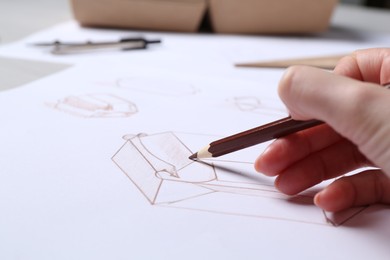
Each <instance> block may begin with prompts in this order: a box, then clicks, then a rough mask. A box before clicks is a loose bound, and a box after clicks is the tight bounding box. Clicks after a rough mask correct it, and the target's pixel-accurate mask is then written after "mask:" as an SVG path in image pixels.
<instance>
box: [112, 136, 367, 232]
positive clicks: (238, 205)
mask: <svg viewBox="0 0 390 260" xmlns="http://www.w3.org/2000/svg"><path fill="white" fill-rule="evenodd" d="M181 135H183V134H181ZM124 139H125V140H126V142H125V144H124V145H123V146H122V147H121V148H120V149H119V150H118V151H117V152H116V154H115V155H114V156H113V157H112V160H113V161H114V162H115V164H116V165H117V166H118V167H119V168H120V169H121V170H122V171H123V172H124V173H125V174H126V175H127V176H128V177H129V179H130V180H131V181H132V182H133V184H134V185H135V186H136V187H137V189H138V190H139V191H140V192H141V193H142V195H143V196H144V197H145V198H146V199H147V201H149V203H150V204H151V205H155V206H165V207H173V208H180V209H191V210H198V211H205V212H213V213H220V214H229V215H237V216H247V217H257V218H270V219H276V220H285V221H296V222H303V223H311V224H327V223H331V224H333V225H340V224H342V223H344V222H345V221H347V220H348V219H350V218H352V217H353V216H355V215H356V214H358V213H359V212H360V211H362V210H363V209H362V208H359V209H353V210H350V211H348V212H344V213H342V214H338V215H330V214H328V213H326V212H323V211H322V210H320V209H318V208H317V207H315V206H314V204H313V195H312V194H302V195H298V196H296V197H293V198H291V197H287V196H285V195H283V194H281V193H279V192H278V191H277V190H275V188H274V187H273V185H272V184H271V183H267V182H266V181H261V180H260V179H256V178H255V177H248V176H249V175H250V174H248V172H251V171H253V170H252V169H253V165H252V164H249V163H244V162H239V161H237V162H235V161H217V160H214V161H212V162H210V163H201V162H194V161H192V160H189V159H188V157H189V156H190V155H191V154H192V153H193V151H191V149H189V148H188V146H187V145H186V144H185V143H184V142H183V141H182V140H181V138H180V137H179V136H178V134H175V133H173V132H165V133H158V134H153V135H147V134H138V135H128V136H125V137H124ZM254 179H256V180H254Z"/></svg>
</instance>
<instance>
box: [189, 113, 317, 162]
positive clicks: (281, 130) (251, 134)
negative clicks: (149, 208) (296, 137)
mask: <svg viewBox="0 0 390 260" xmlns="http://www.w3.org/2000/svg"><path fill="white" fill-rule="evenodd" d="M319 124H322V122H321V121H318V120H309V121H299V120H294V119H292V118H291V117H285V118H282V119H279V120H277V121H274V122H271V123H268V124H265V125H262V126H259V127H255V128H253V129H250V130H246V131H244V132H241V133H238V134H235V135H232V136H228V137H225V138H222V139H220V140H217V141H214V142H212V143H210V144H209V145H208V146H206V147H204V148H203V149H201V150H199V151H198V152H197V153H194V154H193V155H191V156H190V157H189V159H192V160H194V159H201V158H211V157H219V156H221V155H225V154H228V153H232V152H235V151H238V150H241V149H244V148H247V147H250V146H253V145H256V144H260V143H263V142H266V141H269V140H272V139H275V138H279V137H282V136H286V135H289V134H292V133H295V132H298V131H301V130H304V129H307V128H310V127H314V126H316V125H319Z"/></svg>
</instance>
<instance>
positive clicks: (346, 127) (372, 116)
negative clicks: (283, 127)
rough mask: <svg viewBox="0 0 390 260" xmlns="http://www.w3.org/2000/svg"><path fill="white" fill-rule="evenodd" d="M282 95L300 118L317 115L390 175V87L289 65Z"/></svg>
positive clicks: (284, 77) (281, 89) (290, 108)
mask: <svg viewBox="0 0 390 260" xmlns="http://www.w3.org/2000/svg"><path fill="white" fill-rule="evenodd" d="M279 95H280V97H281V99H282V100H283V102H284V103H285V104H286V106H287V108H288V109H289V111H290V113H291V116H292V117H293V118H294V119H298V120H308V119H318V120H321V121H324V122H325V123H327V124H328V125H330V126H331V127H332V128H333V129H334V130H335V131H336V132H338V133H339V134H341V135H342V136H344V137H345V138H347V139H349V140H350V141H352V142H353V143H354V144H355V145H356V146H357V147H358V148H359V150H360V151H361V152H362V153H363V154H364V155H365V156H366V157H367V158H368V159H369V160H371V161H372V162H373V163H374V164H375V165H376V166H378V167H381V168H382V169H383V171H384V172H385V173H387V175H390V121H389V118H390V91H389V90H386V89H385V88H381V87H379V85H376V84H372V83H366V82H361V81H357V80H354V79H351V78H347V77H344V76H339V75H335V74H333V73H330V72H327V71H324V70H320V69H316V68H312V67H305V66H294V67H291V68H289V69H288V70H287V71H286V73H285V75H284V76H283V77H282V79H281V81H280V84H279Z"/></svg>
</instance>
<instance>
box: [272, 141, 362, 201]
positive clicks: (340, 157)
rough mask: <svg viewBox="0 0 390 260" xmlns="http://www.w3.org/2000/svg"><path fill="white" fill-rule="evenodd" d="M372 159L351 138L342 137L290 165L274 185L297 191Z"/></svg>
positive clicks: (286, 192)
mask: <svg viewBox="0 0 390 260" xmlns="http://www.w3.org/2000/svg"><path fill="white" fill-rule="evenodd" d="M368 165H369V161H367V159H366V158H365V156H363V155H362V154H361V153H360V152H359V151H358V150H357V149H356V147H355V146H354V145H353V144H352V143H350V142H349V141H347V140H345V139H343V140H342V141H340V142H338V143H336V144H334V145H331V146H329V147H327V148H325V149H323V150H321V151H318V152H315V153H313V154H310V155H309V156H307V157H306V158H304V159H302V160H300V161H298V162H296V163H295V164H293V165H290V166H289V167H288V168H286V169H285V170H283V171H282V172H280V174H279V175H278V177H277V178H276V180H275V186H276V188H277V189H278V190H280V191H281V192H283V193H285V194H288V195H294V194H297V193H299V192H301V191H303V190H305V189H307V188H310V187H312V186H314V185H316V184H318V183H320V182H322V181H323V180H328V179H331V178H334V177H336V176H340V175H343V174H345V173H347V172H350V171H352V170H355V169H358V168H361V167H363V166H368Z"/></svg>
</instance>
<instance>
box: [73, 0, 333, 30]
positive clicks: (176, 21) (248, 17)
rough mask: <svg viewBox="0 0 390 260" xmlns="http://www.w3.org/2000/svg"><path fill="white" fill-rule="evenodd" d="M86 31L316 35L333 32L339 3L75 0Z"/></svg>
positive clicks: (329, 0)
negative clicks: (206, 26)
mask: <svg viewBox="0 0 390 260" xmlns="http://www.w3.org/2000/svg"><path fill="white" fill-rule="evenodd" d="M71 2H72V6H73V11H74V16H75V18H76V20H78V21H79V22H80V24H81V25H83V26H94V27H96V26H97V27H117V28H129V29H141V30H145V29H146V30H163V31H184V32H194V31H197V30H199V27H200V25H201V24H202V21H203V20H204V19H205V18H208V20H209V21H210V23H211V27H212V29H213V30H214V31H215V32H217V33H239V34H264V33H267V34H268V33H311V32H319V31H324V30H326V29H327V27H328V25H329V20H330V17H331V14H332V11H333V9H334V7H335V5H336V3H337V2H338V1H337V0H321V1H313V0H71Z"/></svg>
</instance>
